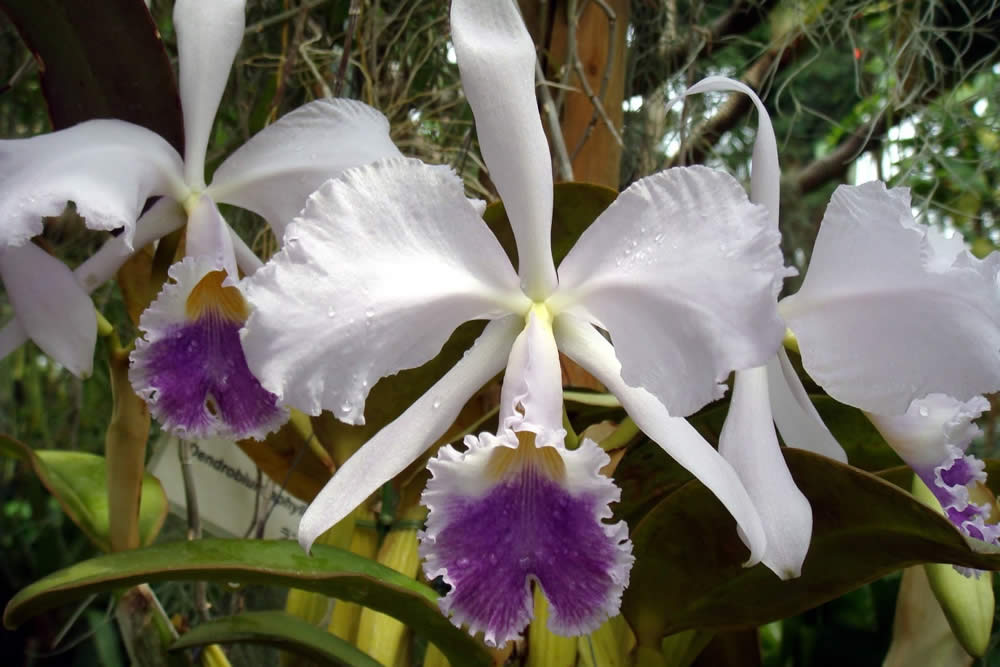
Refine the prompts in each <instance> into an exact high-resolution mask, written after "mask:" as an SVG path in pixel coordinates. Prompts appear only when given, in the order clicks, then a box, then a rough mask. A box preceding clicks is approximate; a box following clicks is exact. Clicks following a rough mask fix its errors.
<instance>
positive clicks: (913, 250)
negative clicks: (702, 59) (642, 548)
mask: <svg viewBox="0 0 1000 667" xmlns="http://www.w3.org/2000/svg"><path fill="white" fill-rule="evenodd" d="M708 90H739V91H741V92H743V93H746V94H748V95H750V96H751V97H752V98H753V100H754V103H755V104H756V105H757V108H758V112H759V113H760V117H761V128H760V130H759V131H758V141H757V144H756V145H755V147H754V163H755V166H754V175H755V176H756V175H757V174H760V175H761V178H760V179H757V178H755V179H754V182H753V184H752V187H751V194H750V198H751V199H752V200H754V201H758V202H761V203H765V204H767V206H768V209H769V210H770V211H771V212H772V222H773V224H775V225H777V212H778V196H779V183H778V180H777V178H776V177H775V178H774V179H773V180H772V179H770V178H768V177H767V176H766V175H767V174H768V173H773V174H777V169H776V168H775V169H773V170H761V169H759V168H758V165H759V163H760V162H761V161H762V160H771V159H773V161H774V164H775V167H776V165H777V152H776V150H774V149H773V148H772V146H774V135H773V132H772V131H771V129H770V121H768V120H767V119H766V112H765V111H764V108H763V106H762V104H761V103H760V101H759V100H758V99H757V98H756V96H755V95H754V94H753V91H751V90H750V89H749V88H747V87H746V86H744V85H743V84H739V83H735V82H727V81H726V80H723V79H719V78H717V77H716V78H711V79H707V80H705V81H703V82H700V83H699V84H697V85H696V86H694V87H692V88H691V89H690V90H689V91H688V94H690V93H692V92H705V91H708ZM762 142H763V143H762ZM765 147H766V148H765ZM768 156H770V157H768ZM998 269H1000V256H997V255H992V256H991V257H989V258H987V259H985V260H978V259H976V258H975V257H973V256H972V255H971V254H970V253H969V252H968V251H967V250H966V249H965V248H964V245H963V243H962V241H961V240H960V239H957V238H953V239H947V238H945V237H944V236H943V235H942V234H941V233H940V232H938V231H937V230H935V229H932V228H929V227H927V226H926V225H919V224H917V223H916V222H915V221H914V220H913V216H912V213H911V209H910V200H909V193H908V192H907V191H906V190H903V189H894V190H886V188H885V186H884V184H882V183H878V182H873V183H867V184H865V185H862V186H857V187H851V186H840V187H839V188H838V189H837V191H836V192H835V193H834V195H833V199H832V200H831V203H830V205H829V208H828V209H827V212H826V215H825V216H824V218H823V222H822V225H821V227H820V232H819V235H818V237H817V239H816V245H815V248H814V250H813V255H812V260H811V262H810V265H809V271H808V272H807V274H806V276H805V279H804V281H803V284H802V287H801V289H800V290H799V291H798V293H797V294H795V295H792V296H789V297H786V298H785V299H783V300H781V302H780V303H779V306H778V307H779V312H780V313H781V315H782V317H783V318H784V319H785V321H786V322H787V324H788V327H789V328H790V329H791V331H792V332H793V333H794V334H795V335H796V336H797V340H798V346H799V349H800V351H801V353H802V360H803V365H804V366H805V369H806V371H807V372H808V373H809V375H810V377H812V378H813V379H814V380H815V381H816V382H818V383H819V384H820V385H821V386H822V387H823V388H824V389H825V390H826V391H827V392H828V393H829V394H830V395H831V396H833V397H834V398H836V399H837V400H840V401H842V402H844V403H847V404H849V405H853V406H856V407H859V408H861V409H863V410H865V411H866V412H867V413H868V417H869V418H870V419H871V421H872V422H873V423H874V424H875V426H876V428H878V429H879V430H880V431H881V432H882V433H883V435H884V436H885V437H886V441H887V442H888V443H889V444H890V445H891V446H892V447H893V448H894V449H895V450H896V451H897V452H898V453H899V454H900V456H901V457H902V458H903V459H904V460H905V461H906V462H907V463H908V464H909V465H910V466H911V467H913V468H914V470H915V471H916V472H917V474H919V475H920V476H921V478H922V479H923V480H924V481H925V482H926V483H927V485H928V486H929V487H930V488H931V490H932V491H933V492H934V493H935V495H936V496H937V497H938V498H939V500H941V503H942V505H943V506H944V507H945V508H946V510H948V515H949V517H950V518H952V520H953V521H954V522H955V524H956V525H957V526H958V527H959V528H960V529H961V530H963V532H965V533H966V534H967V535H970V536H973V537H977V538H978V539H985V540H987V541H995V540H996V535H997V531H996V530H994V529H993V528H992V527H991V526H988V525H987V526H986V527H984V524H983V518H984V517H988V515H989V510H988V507H987V505H985V504H983V503H980V504H978V505H976V504H969V502H968V494H967V493H963V492H960V491H958V490H957V488H956V485H957V486H960V487H962V488H963V489H964V488H965V487H969V488H973V487H976V485H981V484H982V482H983V480H984V479H985V474H984V473H982V470H983V466H982V464H981V462H976V461H975V459H974V457H972V456H971V455H965V454H964V451H965V448H966V447H967V446H968V443H969V441H970V440H971V439H972V437H973V436H972V435H969V433H970V432H971V431H967V430H966V429H967V428H970V429H974V428H975V427H974V426H972V427H969V420H970V419H971V418H974V417H977V416H978V415H979V414H980V413H981V412H982V411H983V410H984V409H985V408H986V406H985V405H984V404H983V402H982V401H983V399H982V397H981V396H978V394H980V393H984V392H990V391H996V390H997V389H998V388H1000V355H998V350H1000V292H998V291H997V276H998ZM775 296H777V292H776V293H775ZM946 394H950V396H949V395H946ZM952 396H959V397H961V400H959V399H956V398H952ZM928 414H929V415H930V416H928ZM970 415H972V416H971V417H970ZM772 418H773V422H772ZM775 423H776V424H777V427H778V430H779V431H780V432H781V434H782V437H783V439H784V440H785V442H786V444H788V445H789V446H793V447H797V448H801V449H807V450H810V451H813V452H816V453H818V454H822V455H825V456H828V457H830V458H834V459H836V460H839V461H841V462H846V461H847V456H846V454H845V453H844V450H843V448H842V447H841V446H840V445H839V443H837V441H836V439H835V438H834V437H833V435H832V434H831V433H830V432H829V430H828V429H827V428H826V426H825V425H824V424H823V421H822V419H821V418H820V416H819V413H818V412H817V411H816V408H815V407H814V406H813V404H812V402H811V401H810V400H809V397H808V395H807V394H806V392H805V389H804V388H803V386H802V383H801V381H800V380H799V378H798V375H797V374H796V372H795V369H794V368H793V367H792V364H791V362H790V360H789V359H788V355H787V354H786V353H785V351H784V350H783V349H782V350H779V352H778V354H777V355H776V356H775V357H773V358H772V359H771V360H770V361H768V363H767V364H766V366H765V367H760V368H753V369H747V370H741V371H737V373H736V381H735V385H734V388H733V396H732V402H731V404H730V412H729V415H728V416H727V418H726V422H725V424H724V427H723V431H722V434H721V436H720V440H719V451H720V453H721V454H722V455H723V456H724V457H725V458H726V459H727V460H728V461H729V462H730V463H732V464H733V466H734V468H735V469H736V471H737V472H738V473H739V475H740V478H741V479H742V480H743V484H744V486H745V487H746V489H747V491H748V492H749V494H750V496H751V498H753V500H754V503H755V504H756V506H757V510H758V512H759V513H760V515H761V519H762V521H763V524H764V530H765V532H766V534H767V550H766V552H765V555H764V557H763V559H762V560H763V562H764V563H765V564H766V565H767V566H768V567H770V568H771V569H772V570H774V571H775V572H776V573H777V574H779V575H780V576H782V577H783V578H789V577H795V576H798V575H799V574H800V572H801V568H802V564H803V561H804V560H805V557H806V552H807V551H808V548H809V541H810V535H811V531H812V512H811V510H810V507H809V503H808V500H807V499H806V498H805V497H804V496H803V495H802V493H801V492H800V491H799V490H798V488H797V487H796V486H795V483H794V480H793V479H792V477H791V475H790V473H789V471H788V467H787V465H786V464H785V461H784V458H783V457H782V456H781V453H780V448H779V446H778V441H777V437H776V435H775V430H774V426H775ZM929 432H931V433H932V434H933V435H934V437H929V436H928V433H929ZM919 433H923V435H920V436H919V437H918V435H916V434H919ZM956 434H957V435H956ZM959 468H961V469H962V470H963V471H967V474H966V473H964V472H963V473H961V474H960V473H959V472H958V469H959ZM973 469H974V472H975V474H973ZM949 471H955V472H949ZM949 508H950V509H949ZM969 508H971V509H969ZM970 513H971V514H970ZM974 522H978V523H974Z"/></svg>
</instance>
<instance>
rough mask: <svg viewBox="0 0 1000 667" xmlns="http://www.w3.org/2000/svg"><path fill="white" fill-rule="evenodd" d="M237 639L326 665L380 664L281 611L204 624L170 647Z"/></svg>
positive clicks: (368, 666)
mask: <svg viewBox="0 0 1000 667" xmlns="http://www.w3.org/2000/svg"><path fill="white" fill-rule="evenodd" d="M236 642H248V643H251V644H267V645H269V646H275V647H277V648H280V649H283V650H286V651H292V652H294V653H298V654H300V655H302V656H305V657H306V658H310V659H313V660H318V661H320V662H322V663H323V664H331V665H345V666H346V667H381V663H380V662H378V661H377V660H373V659H372V658H370V657H369V656H368V655H367V654H366V653H363V652H362V651H359V650H358V649H357V648H355V647H354V646H353V645H351V644H350V643H349V642H346V641H344V640H343V639H341V638H340V637H337V636H336V635H332V634H330V633H329V632H327V631H326V630H324V629H322V628H318V627H316V626H315V625H312V624H311V623H307V622H306V621H303V620H302V619H301V618H297V617H295V616H292V615H290V614H286V613H284V612H281V611H253V612H247V613H245V614H238V615H236V616H229V617H228V618H219V619H216V620H213V621H209V622H207V623H202V624H201V625H198V626H196V627H194V628H192V629H190V630H188V631H187V632H186V633H184V635H182V636H181V638H180V639H178V640H177V641H175V642H174V643H173V645H172V646H171V647H170V650H171V651H178V650H181V649H186V648H192V647H195V646H206V645H208V644H232V643H236Z"/></svg>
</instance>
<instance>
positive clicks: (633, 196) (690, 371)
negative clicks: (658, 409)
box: [550, 167, 785, 416]
mask: <svg viewBox="0 0 1000 667" xmlns="http://www.w3.org/2000/svg"><path fill="white" fill-rule="evenodd" d="M779 238H780V237H779V234H778V231H777V229H775V228H773V226H772V225H771V224H770V223H769V221H768V212H767V209H765V208H764V207H763V206H759V205H755V204H751V203H750V202H749V201H748V200H747V196H746V193H745V192H744V190H743V188H742V187H740V185H739V183H737V182H736V181H735V180H733V178H732V177H730V176H728V175H727V174H725V173H723V172H720V171H715V170H712V169H706V168H704V167H684V168H675V169H668V170H666V171H663V172H660V173H658V174H656V175H654V176H650V177H648V178H644V179H642V180H640V181H637V182H636V183H634V184H632V185H631V186H630V187H629V188H628V189H627V190H625V192H623V193H622V194H621V195H619V197H618V199H617V200H615V202H614V203H612V204H611V206H609V207H608V209H607V210H606V211H605V212H604V213H602V214H601V216H600V217H599V218H598V219H597V220H595V221H594V223H593V224H591V226H590V227H589V228H588V229H587V230H586V231H585V232H584V233H583V235H582V236H581V237H580V239H579V241H577V243H576V245H575V246H574V247H573V249H572V250H570V252H569V254H568V255H567V256H566V259H564V260H563V262H562V264H561V265H560V266H559V291H558V292H557V293H556V294H555V295H553V297H552V301H551V302H550V303H551V304H552V307H553V309H555V310H558V309H565V310H567V311H568V312H571V313H573V314H575V315H578V316H580V317H582V318H584V319H587V320H589V321H591V322H593V323H595V324H598V325H599V326H601V327H602V328H604V329H606V330H607V331H608V333H610V334H611V339H612V341H614V344H615V350H616V353H617V355H618V358H619V359H620V360H621V363H622V375H623V377H624V380H625V382H626V383H628V384H629V385H631V386H633V387H643V388H645V389H646V390H648V391H649V392H650V393H652V394H653V395H655V396H656V397H657V398H658V399H659V400H660V401H661V402H663V404H664V405H665V406H666V408H667V410H668V411H669V412H670V413H671V414H672V415H678V416H683V415H689V414H691V413H693V412H695V411H696V410H698V409H699V408H700V407H702V406H703V405H705V404H706V403H709V402H710V401H712V400H715V399H717V398H720V397H721V396H722V395H723V394H724V393H725V384H724V382H725V380H726V378H727V377H728V376H729V373H730V371H732V370H734V369H741V368H749V367H753V366H759V365H761V364H763V363H764V362H766V361H767V359H768V358H769V357H771V356H772V355H773V354H774V352H775V350H776V349H777V348H778V345H779V343H780V341H781V339H782V336H783V335H784V331H785V327H784V324H782V322H781V320H780V319H779V318H778V314H777V309H776V306H775V299H774V293H773V285H774V282H775V280H776V279H779V278H780V277H781V276H783V275H784V274H785V269H784V267H783V260H782V256H781V251H780V250H779V248H778V241H779Z"/></svg>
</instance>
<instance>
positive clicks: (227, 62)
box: [174, 0, 246, 189]
mask: <svg viewBox="0 0 1000 667" xmlns="http://www.w3.org/2000/svg"><path fill="white" fill-rule="evenodd" d="M245 12H246V0H210V1H206V0H177V3H176V4H175V5H174V29H175V30H176V31H177V56H178V61H179V63H178V70H179V71H180V72H179V76H178V78H179V81H178V84H179V86H180V91H181V106H182V107H183V109H184V175H185V178H186V181H187V183H188V184H189V185H190V186H191V187H193V188H198V189H200V188H203V187H204V185H205V151H206V150H207V149H208V138H209V135H210V134H211V132H212V123H213V121H214V120H215V112H216V110H217V109H218V108H219V101H220V100H221V99H222V93H223V92H225V90H226V81H227V80H228V79H229V70H230V68H231V67H232V66H233V59H234V58H235V57H236V52H237V51H238V50H239V48H240V42H242V41H243V30H244V29H245V27H246V16H245Z"/></svg>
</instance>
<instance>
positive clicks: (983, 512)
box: [914, 445, 1000, 545]
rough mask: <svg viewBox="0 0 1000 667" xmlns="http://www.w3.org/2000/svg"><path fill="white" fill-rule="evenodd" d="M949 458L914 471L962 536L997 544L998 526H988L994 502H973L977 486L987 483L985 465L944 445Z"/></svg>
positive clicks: (916, 468)
mask: <svg viewBox="0 0 1000 667" xmlns="http://www.w3.org/2000/svg"><path fill="white" fill-rule="evenodd" d="M947 450H948V458H947V459H946V460H945V461H943V462H942V463H940V464H939V465H936V466H927V467H915V468H914V471H915V472H916V473H917V475H918V476H919V477H920V479H921V480H923V482H924V484H926V485H927V487H928V488H929V489H930V490H931V493H933V494H934V497H935V498H937V500H938V502H940V503H941V507H942V508H943V509H944V512H945V516H947V517H948V520H949V521H951V522H952V523H953V524H954V525H955V527H956V528H958V529H959V530H960V531H961V532H962V533H963V534H965V535H967V536H969V537H972V538H974V539H977V540H982V541H983V542H989V543H991V544H997V545H1000V525H997V524H996V523H987V522H988V521H989V520H990V519H991V518H992V519H993V521H996V519H997V517H994V516H992V514H993V505H994V503H992V502H990V501H987V502H976V500H980V499H979V498H977V497H974V496H976V494H977V491H978V487H980V486H982V485H983V484H984V483H985V481H986V473H985V464H984V463H983V461H981V460H980V459H978V458H976V457H975V456H972V455H971V454H964V453H963V452H962V451H961V450H960V449H958V448H957V447H954V446H951V445H949V446H947Z"/></svg>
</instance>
